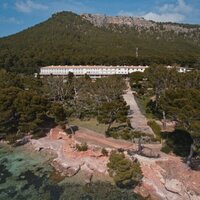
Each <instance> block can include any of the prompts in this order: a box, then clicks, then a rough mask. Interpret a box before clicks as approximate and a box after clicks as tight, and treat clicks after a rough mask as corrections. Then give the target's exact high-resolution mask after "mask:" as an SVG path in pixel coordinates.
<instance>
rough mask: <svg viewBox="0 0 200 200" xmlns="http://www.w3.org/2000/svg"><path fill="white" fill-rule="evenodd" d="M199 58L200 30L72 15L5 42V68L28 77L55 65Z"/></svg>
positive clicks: (0, 62)
mask: <svg viewBox="0 0 200 200" xmlns="http://www.w3.org/2000/svg"><path fill="white" fill-rule="evenodd" d="M136 48H138V49H139V56H138V58H136V55H135V51H136ZM199 55H200V26H194V25H182V24H172V23H155V22H152V21H147V20H144V19H140V18H130V17H105V16H97V15H90V14H83V15H77V14H74V13H71V12H61V13H57V14H54V15H52V17H51V18H49V19H48V20H47V21H45V22H42V23H40V24H38V25H36V26H34V27H31V28H28V29H27V30H24V31H22V32H20V33H17V34H15V35H12V36H9V37H4V38H1V39H0V67H1V68H6V69H9V70H12V71H16V72H27V73H32V72H34V71H37V70H38V68H39V67H40V66H45V65H52V64H56V65H59V64H61V65H62V64H75V65H77V64H104V65H110V64H112V65H123V64H127V65H129V64H154V63H157V64H174V63H178V64H182V65H190V66H191V65H194V64H195V63H197V62H198V60H199V59H198V58H199Z"/></svg>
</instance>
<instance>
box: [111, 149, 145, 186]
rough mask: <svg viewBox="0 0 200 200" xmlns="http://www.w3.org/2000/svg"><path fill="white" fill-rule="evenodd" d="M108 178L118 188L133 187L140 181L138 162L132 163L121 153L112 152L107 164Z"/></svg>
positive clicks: (140, 174)
mask: <svg viewBox="0 0 200 200" xmlns="http://www.w3.org/2000/svg"><path fill="white" fill-rule="evenodd" d="M108 168H109V173H110V176H111V177H113V178H114V181H115V183H116V185H117V186H119V187H135V186H136V185H137V184H139V183H140V182H141V180H142V171H141V168H140V164H139V163H138V162H132V161H131V160H129V159H128V158H126V157H125V155H124V154H123V153H116V152H112V153H111V156H110V158H109V163H108Z"/></svg>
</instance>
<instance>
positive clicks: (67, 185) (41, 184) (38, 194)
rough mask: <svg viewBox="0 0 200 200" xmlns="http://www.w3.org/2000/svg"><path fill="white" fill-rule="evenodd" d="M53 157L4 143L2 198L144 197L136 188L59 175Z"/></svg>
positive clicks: (120, 199)
mask: <svg viewBox="0 0 200 200" xmlns="http://www.w3.org/2000/svg"><path fill="white" fill-rule="evenodd" d="M51 160H52V157H51V156H48V155H43V154H41V153H37V152H33V151H30V150H28V149H27V148H25V147H15V148H13V147H10V146H8V145H1V144H0V200H104V199H105V200H129V199H130V200H137V199H141V198H140V197H138V196H137V195H135V194H134V193H133V192H132V191H130V190H121V189H119V188H117V187H116V186H114V185H112V184H110V183H109V182H95V183H91V184H87V185H86V184H83V183H82V181H81V180H80V183H79V181H77V178H75V177H73V178H67V177H66V178H62V177H59V175H58V174H57V173H55V170H54V168H53V167H52V166H51V165H50V161H51ZM73 179H74V180H75V179H76V181H73ZM78 180H79V179H78Z"/></svg>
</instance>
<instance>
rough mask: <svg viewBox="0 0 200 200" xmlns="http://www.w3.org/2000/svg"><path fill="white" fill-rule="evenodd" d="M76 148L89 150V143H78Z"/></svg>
mask: <svg viewBox="0 0 200 200" xmlns="http://www.w3.org/2000/svg"><path fill="white" fill-rule="evenodd" d="M76 149H77V150H78V151H87V150H88V145H87V143H82V144H81V145H80V144H76Z"/></svg>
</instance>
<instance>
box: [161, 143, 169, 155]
mask: <svg viewBox="0 0 200 200" xmlns="http://www.w3.org/2000/svg"><path fill="white" fill-rule="evenodd" d="M161 151H162V152H164V153H166V154H169V153H170V152H171V147H170V146H168V145H167V144H165V145H164V146H163V147H162V148H161Z"/></svg>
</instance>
